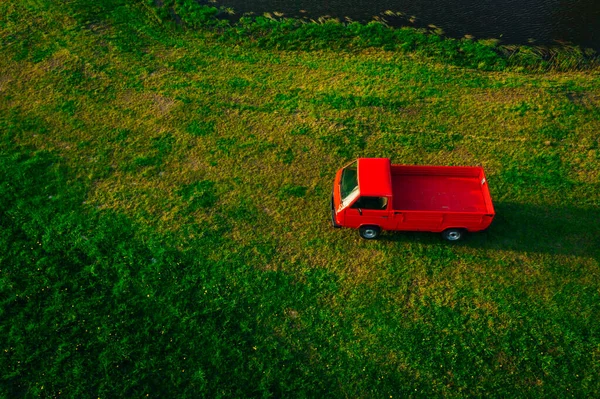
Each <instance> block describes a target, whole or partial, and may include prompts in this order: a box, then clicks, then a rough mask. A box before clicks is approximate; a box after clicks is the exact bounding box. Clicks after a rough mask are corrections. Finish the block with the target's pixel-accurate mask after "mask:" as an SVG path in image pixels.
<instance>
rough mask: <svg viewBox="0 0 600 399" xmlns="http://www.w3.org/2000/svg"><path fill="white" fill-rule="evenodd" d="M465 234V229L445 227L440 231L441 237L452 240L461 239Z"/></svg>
mask: <svg viewBox="0 0 600 399" xmlns="http://www.w3.org/2000/svg"><path fill="white" fill-rule="evenodd" d="M466 234H467V231H466V230H465V229H446V230H444V232H443V233H442V237H444V240H447V241H453V242H454V241H460V240H462V239H463V238H464V237H465V235H466Z"/></svg>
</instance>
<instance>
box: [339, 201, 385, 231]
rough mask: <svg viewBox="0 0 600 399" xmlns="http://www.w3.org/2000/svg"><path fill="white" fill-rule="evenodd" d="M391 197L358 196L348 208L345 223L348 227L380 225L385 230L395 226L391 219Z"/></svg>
mask: <svg viewBox="0 0 600 399" xmlns="http://www.w3.org/2000/svg"><path fill="white" fill-rule="evenodd" d="M390 202H391V201H390V199H389V198H388V197H364V196H363V197H358V198H357V200H356V201H355V202H354V203H353V204H352V205H350V207H349V208H348V209H346V218H345V223H344V225H346V226H347V227H355V228H356V227H359V226H361V225H365V224H370V225H375V226H379V227H381V228H382V229H384V230H390V229H392V228H393V226H392V225H391V224H392V223H393V222H392V220H391V219H390V210H389V207H390Z"/></svg>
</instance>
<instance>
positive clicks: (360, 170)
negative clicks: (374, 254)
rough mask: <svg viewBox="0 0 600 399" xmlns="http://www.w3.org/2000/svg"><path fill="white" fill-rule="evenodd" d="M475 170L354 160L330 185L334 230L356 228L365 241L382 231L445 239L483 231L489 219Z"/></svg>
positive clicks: (483, 185) (488, 203)
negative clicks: (438, 234) (431, 234)
mask: <svg viewBox="0 0 600 399" xmlns="http://www.w3.org/2000/svg"><path fill="white" fill-rule="evenodd" d="M494 214H495V212H494V206H493V204H492V198H491V196H490V190H489V187H488V184H487V180H486V178H485V174H484V173H483V168H481V167H466V166H413V165H392V164H391V162H390V160H389V159H388V158H359V159H358V160H357V161H354V162H353V163H351V164H349V165H346V166H345V167H343V168H342V169H340V170H339V171H338V172H337V174H336V176H335V181H334V184H333V194H332V196H331V221H332V224H333V226H334V227H350V228H355V229H356V228H357V229H359V233H360V236H361V237H362V238H366V239H374V238H377V237H378V236H379V235H380V233H381V231H382V230H405V231H431V232H441V233H442V236H443V237H444V238H445V239H446V240H449V241H458V240H460V239H462V238H463V237H464V235H465V233H466V232H467V231H469V232H471V231H481V230H484V229H486V228H487V227H488V226H489V225H490V223H491V222H492V219H493V218H494Z"/></svg>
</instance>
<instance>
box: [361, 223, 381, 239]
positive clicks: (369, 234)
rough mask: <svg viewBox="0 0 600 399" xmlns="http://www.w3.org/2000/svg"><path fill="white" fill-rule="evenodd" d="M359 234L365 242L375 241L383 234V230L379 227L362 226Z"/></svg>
mask: <svg viewBox="0 0 600 399" xmlns="http://www.w3.org/2000/svg"><path fill="white" fill-rule="evenodd" d="M358 233H359V234H360V236H361V237H362V238H364V239H365V240H374V239H376V238H377V237H379V234H381V228H380V227H379V226H360V228H359V229H358Z"/></svg>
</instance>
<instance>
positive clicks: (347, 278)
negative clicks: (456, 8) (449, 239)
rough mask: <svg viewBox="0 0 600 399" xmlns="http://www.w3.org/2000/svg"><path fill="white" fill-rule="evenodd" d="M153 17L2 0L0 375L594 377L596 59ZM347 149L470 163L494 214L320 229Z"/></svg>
mask: <svg viewBox="0 0 600 399" xmlns="http://www.w3.org/2000/svg"><path fill="white" fill-rule="evenodd" d="M187 3H189V2H185V1H179V2H178V3H177V4H187ZM188 5H189V4H188ZM194 10H195V9H194ZM194 10H192V11H194ZM194 12H196V11H194ZM165 15H166V14H165V10H164V9H160V8H157V7H154V6H153V5H152V4H151V3H146V2H136V1H126V0H104V1H98V2H87V1H83V0H77V1H63V2H60V3H58V2H52V1H50V0H28V1H16V0H14V1H12V0H8V1H3V2H0V16H1V17H0V44H1V49H2V52H1V54H0V132H1V139H0V225H1V228H2V229H1V233H0V303H1V306H0V350H2V356H0V370H1V372H0V378H1V380H0V397H6V398H13V397H37V396H40V397H73V398H80V397H101V398H113V397H159V398H181V397H190V398H195V397H211V398H212V397H225V396H227V397H255V396H260V397H336V398H337V397H348V398H357V397H373V398H384V397H385V398H390V397H394V398H398V397H428V398H429V397H441V396H444V397H467V396H486V397H502V398H505V397H536V398H537V397H552V398H555V397H576V398H581V397H594V396H596V395H597V393H598V392H600V378H598V376H599V375H600V322H599V320H600V272H599V267H600V208H599V205H600V174H599V172H600V149H599V146H600V135H599V132H600V69H598V68H597V67H594V66H593V65H591V64H590V65H588V66H587V67H586V68H583V69H582V70H575V69H578V68H573V70H571V71H559V69H560V68H556V69H552V68H544V69H547V71H546V72H535V73H534V72H531V69H532V68H528V67H527V66H525V67H523V66H522V65H520V64H519V65H517V64H515V65H512V64H511V63H510V62H509V61H502V60H501V59H500V58H497V57H496V56H495V55H494V54H492V53H490V52H488V50H486V48H485V45H483V47H481V46H480V45H479V44H477V43H471V42H466V41H465V42H464V43H463V44H461V42H458V41H454V42H444V41H443V39H431V38H428V39H423V40H424V41H426V42H427V41H434V42H437V41H438V40H441V43H442V44H441V45H440V46H441V47H436V46H438V44H435V43H433V44H432V43H429V44H426V46H428V47H421V46H422V44H419V43H417V42H415V43H416V44H414V43H413V44H414V45H412V46H409V47H402V42H400V44H398V45H397V46H396V44H394V45H392V46H391V47H390V44H389V43H387V44H386V43H383V44H382V43H377V41H376V40H370V39H369V40H367V39H368V38H369V36H366V39H364V40H363V39H360V40H358V39H356V38H355V39H348V40H349V41H350V42H351V43H350V44H352V45H348V47H346V46H345V45H344V46H342V45H339V43H338V42H337V39H336V38H339V37H338V36H335V35H334V36H333V39H331V38H330V39H327V38H325V39H322V38H321V39H319V37H321V36H318V35H321V33H317V34H315V35H317V36H310V35H309V36H306V35H305V36H302V38H300V39H298V41H297V42H294V41H293V40H292V39H290V37H287V36H285V35H284V34H283V33H281V32H280V33H277V32H275V33H273V35H275V34H278V35H280V36H273V37H278V38H279V39H278V40H280V42H281V43H283V42H285V40H288V41H289V42H286V43H287V44H286V45H285V46H278V45H277V43H278V42H277V41H274V40H271V39H272V38H273V37H272V36H269V34H268V33H265V32H266V31H265V30H264V29H263V30H261V29H258V30H256V29H255V27H256V26H255V25H251V24H250V25H248V26H249V27H247V28H243V29H242V28H231V27H226V26H220V27H218V28H214V27H211V28H204V27H203V26H204V25H202V23H201V22H198V24H197V25H193V24H191V23H187V25H185V26H179V25H177V24H173V23H171V22H169V21H168V18H166V17H165ZM185 15H188V17H186V18H192V20H193V18H196V20H197V21H204V20H203V19H202V18H204V17H202V15H200V16H198V14H194V13H193V12H190V13H189V14H185ZM190 15H191V16H190ZM184 22H185V21H184ZM192 25H193V26H192ZM333 25H335V24H333ZM333 25H331V26H333ZM186 26H187V28H186ZM322 26H325V28H323V27H322ZM328 26H329V25H327V23H326V24H324V25H314V26H313V27H312V28H310V29H314V30H315V31H319V29H325V30H327V29H329V28H328ZM373 26H374V25H373ZM235 29H237V30H235ZM302 29H305V30H306V29H309V28H308V27H307V28H302ZM331 29H334V30H340V31H341V32H346V31H343V29H344V28H340V27H334V28H331ZM351 29H355V30H356V29H358V30H360V29H363V28H360V27H356V26H354V27H353V28H351ZM365 29H366V28H365ZM368 29H379V28H368ZM257 32H258V33H257ZM299 32H300V33H296V34H297V35H300V36H301V34H302V35H304V33H302V32H304V30H300V31H299ZM319 32H320V31H319ZM284 33H285V32H284ZM345 34H346V33H342V34H341V35H345ZM386 34H387V33H386ZM406 34H407V35H409V33H406ZM410 35H417V34H416V33H414V32H413V33H410ZM246 36H247V40H245V39H244V37H246ZM281 37H284V39H282V38H281ZM285 37H287V38H285ZM307 37H308V38H309V39H310V37H313V39H314V42H311V41H310V40H309V39H307ZM359 37H362V36H359ZM373 37H379V36H373ZM269 38H271V39H269ZM344 40H346V39H344ZM361 40H362V41H361ZM386 40H387V39H386ZM390 40H391V39H390ZM419 40H420V39H419ZM294 43H296V44H294ZM311 43H312V44H311ZM336 43H338V44H337V45H336ZM344 43H346V42H344ZM448 43H449V44H448ZM465 43H466V44H465ZM346 44H348V43H346ZM463 45H464V46H465V50H464V52H463V53H461V54H463V55H460V56H457V57H451V56H449V54H450V53H448V52H445V51H446V50H444V51H438V49H440V48H446V49H447V48H452V46H463ZM469 46H474V47H469ZM477 57H482V58H477ZM471 59H475V60H476V62H475V63H472V62H471V61H469V60H471ZM486 60H487V61H486ZM490 60H491V61H490ZM532 62H533V61H532ZM469 65H471V67H468V68H467V67H466V66H469ZM532 65H533V64H532ZM534 67H535V65H534ZM533 69H535V68H533ZM567 69H568V68H567ZM358 156H374V157H376V156H385V157H391V158H392V160H393V161H394V162H396V163H407V164H439V165H475V164H482V165H483V166H484V167H485V169H486V173H487V176H488V181H489V185H490V189H491V192H492V197H493V199H494V202H495V205H496V210H497V217H496V220H495V221H494V223H493V224H492V226H491V228H490V229H489V230H488V231H487V232H484V233H481V234H473V235H471V236H470V237H468V239H467V240H466V241H465V242H464V243H461V244H459V245H449V244H448V243H445V242H442V241H441V239H440V237H439V236H438V235H436V234H427V233H389V232H388V233H385V234H384V236H383V237H382V238H381V239H380V240H377V241H376V242H369V241H364V240H361V239H360V238H359V236H358V234H357V232H356V231H353V230H334V229H333V228H331V225H330V221H329V208H328V206H329V198H330V195H331V185H332V181H333V177H334V174H335V171H336V170H337V169H338V168H339V167H341V166H342V165H344V164H345V163H347V162H349V161H350V160H352V159H354V158H356V157H358Z"/></svg>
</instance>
